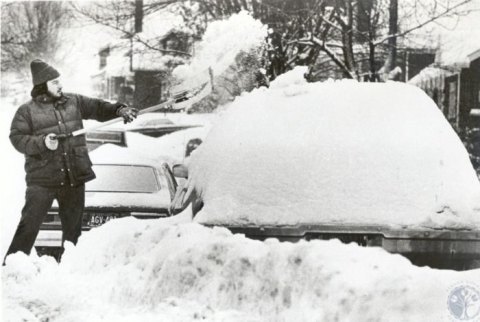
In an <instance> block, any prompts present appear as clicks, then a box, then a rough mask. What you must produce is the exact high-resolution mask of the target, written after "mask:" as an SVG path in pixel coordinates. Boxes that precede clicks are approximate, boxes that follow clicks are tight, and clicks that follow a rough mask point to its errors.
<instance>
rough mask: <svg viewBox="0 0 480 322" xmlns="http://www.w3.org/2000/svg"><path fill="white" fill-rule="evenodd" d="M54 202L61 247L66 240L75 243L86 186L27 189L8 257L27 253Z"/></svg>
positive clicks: (80, 225)
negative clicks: (60, 226)
mask: <svg viewBox="0 0 480 322" xmlns="http://www.w3.org/2000/svg"><path fill="white" fill-rule="evenodd" d="M54 199H57V201H58V208H59V209H58V210H59V216H60V221H61V223H62V232H63V236H62V248H63V243H64V241H65V240H68V241H70V242H72V243H73V244H76V243H77V240H78V237H80V234H81V233H82V214H83V208H84V204H85V185H84V184H82V185H80V186H77V187H62V188H47V187H41V186H28V187H27V192H26V194H25V206H24V207H23V209H22V218H21V219H20V223H19V224H18V227H17V231H16V232H15V236H14V237H13V240H12V243H11V244H10V248H9V249H8V251H7V255H9V254H13V253H16V252H17V251H22V252H24V253H25V254H30V251H31V250H32V247H33V244H34V243H35V239H36V238H37V235H38V231H39V230H40V225H41V224H42V222H43V220H44V219H45V216H46V215H47V212H48V210H49V209H50V207H51V206H52V203H53V200H54Z"/></svg>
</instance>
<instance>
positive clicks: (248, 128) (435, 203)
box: [191, 68, 480, 228]
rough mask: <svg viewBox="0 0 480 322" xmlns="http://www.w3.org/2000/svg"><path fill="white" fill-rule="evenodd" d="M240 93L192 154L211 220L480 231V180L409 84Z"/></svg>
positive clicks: (204, 215) (205, 215)
mask: <svg viewBox="0 0 480 322" xmlns="http://www.w3.org/2000/svg"><path fill="white" fill-rule="evenodd" d="M303 73H304V69H302V68H299V69H296V70H294V71H292V72H290V73H288V74H285V75H282V76H280V77H279V78H278V79H277V80H276V81H275V82H273V83H272V85H271V88H270V89H258V90H255V91H253V92H252V93H249V94H246V95H244V96H242V97H239V98H237V100H236V101H234V102H233V104H232V105H231V107H230V108H229V109H228V110H227V111H225V112H224V115H223V116H222V118H221V119H220V120H219V121H218V122H217V124H216V126H214V127H213V128H212V130H211V131H210V133H209V135H208V136H207V139H206V141H205V142H204V143H203V144H202V146H201V147H200V148H199V149H198V150H197V153H196V154H195V155H194V156H193V157H192V160H191V161H192V163H191V177H192V182H193V184H195V185H196V187H197V189H199V191H200V192H201V195H202V197H203V199H204V201H205V206H204V208H203V210H202V212H200V213H199V215H198V221H199V222H202V223H210V224H212V223H213V224H228V225H232V224H238V225H249V224H267V225H269V224H271V225H275V224H280V225H289V224H291V225H293V224H297V223H335V222H346V223H359V224H366V223H368V224H390V225H396V224H398V225H424V226H427V227H436V228H441V227H450V228H465V227H473V226H477V227H480V183H479V181H478V179H477V177H476V175H475V171H474V170H473V168H472V165H471V163H470V161H469V158H468V154H467V152H466V150H465V148H464V146H463V145H462V143H461V141H460V139H459V138H458V137H457V135H456V134H455V132H454V131H453V129H452V128H451V127H450V125H449V124H448V122H447V121H446V120H445V118H444V116H443V115H442V113H441V111H440V110H438V108H437V107H436V106H435V104H434V103H433V101H432V100H431V99H430V98H429V97H428V96H427V95H426V94H425V93H424V92H423V91H422V90H420V89H418V88H416V87H414V86H411V85H406V84H403V83H394V82H391V83H357V82H355V81H338V82H333V81H332V82H326V83H306V82H305V81H304V80H303Z"/></svg>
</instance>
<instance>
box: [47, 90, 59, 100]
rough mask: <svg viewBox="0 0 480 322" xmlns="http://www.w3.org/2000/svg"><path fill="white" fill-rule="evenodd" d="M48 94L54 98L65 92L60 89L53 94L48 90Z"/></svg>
mask: <svg viewBox="0 0 480 322" xmlns="http://www.w3.org/2000/svg"><path fill="white" fill-rule="evenodd" d="M47 94H48V96H50V97H51V98H53V99H59V98H61V97H62V96H63V92H62V91H61V90H60V91H58V92H57V93H56V94H53V93H52V92H50V91H47Z"/></svg>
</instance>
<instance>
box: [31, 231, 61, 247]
mask: <svg viewBox="0 0 480 322" xmlns="http://www.w3.org/2000/svg"><path fill="white" fill-rule="evenodd" d="M34 246H35V247H62V231H61V230H40V231H39V233H38V236H37V239H36V240H35V244H34Z"/></svg>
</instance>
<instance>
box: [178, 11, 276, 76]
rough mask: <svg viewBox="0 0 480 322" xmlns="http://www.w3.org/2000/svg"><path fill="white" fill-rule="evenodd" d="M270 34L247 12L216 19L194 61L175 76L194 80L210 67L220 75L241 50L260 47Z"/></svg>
mask: <svg viewBox="0 0 480 322" xmlns="http://www.w3.org/2000/svg"><path fill="white" fill-rule="evenodd" d="M266 35H267V29H266V26H264V25H263V24H262V23H261V22H260V21H259V20H255V19H254V18H252V16H251V15H250V14H249V13H248V12H246V11H241V12H240V13H238V14H235V15H232V16H230V17H229V18H228V19H226V20H219V21H214V22H212V23H211V24H210V25H209V26H208V27H207V30H206V31H205V34H204V36H203V38H202V41H201V42H200V43H199V44H198V47H197V48H196V49H195V56H194V57H193V58H192V61H191V63H190V64H188V65H182V66H178V67H177V68H175V70H174V71H173V75H174V76H175V77H176V78H178V79H182V80H185V81H187V80H188V81H189V82H190V81H192V82H193V80H195V79H196V78H198V76H199V75H204V74H205V72H206V70H207V69H208V68H209V67H211V68H212V69H213V74H214V75H220V74H222V73H223V72H224V71H225V70H226V69H227V68H228V67H229V66H230V65H231V64H232V63H233V62H234V61H235V57H236V56H237V55H238V54H239V53H240V52H242V51H248V50H250V49H252V48H256V47H258V46H260V45H261V43H262V42H263V41H264V40H265V37H266ZM239 40H241V41H239ZM192 79H193V80H192Z"/></svg>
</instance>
